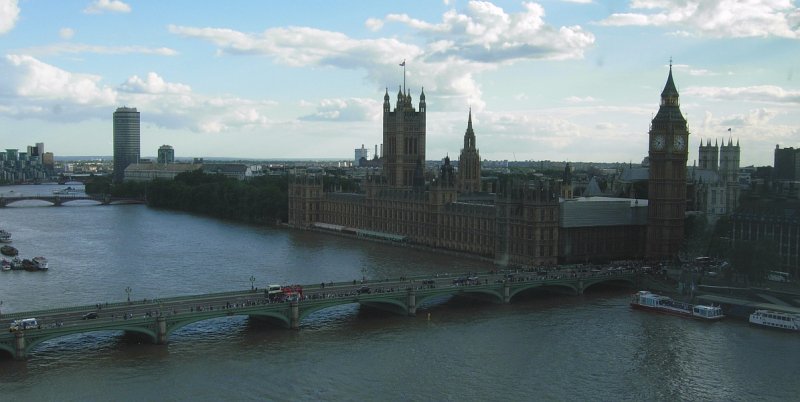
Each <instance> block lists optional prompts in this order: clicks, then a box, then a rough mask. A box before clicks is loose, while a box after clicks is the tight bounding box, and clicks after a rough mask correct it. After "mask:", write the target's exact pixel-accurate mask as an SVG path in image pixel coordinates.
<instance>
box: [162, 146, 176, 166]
mask: <svg viewBox="0 0 800 402" xmlns="http://www.w3.org/2000/svg"><path fill="white" fill-rule="evenodd" d="M158 163H160V164H162V165H165V164H167V163H175V150H174V149H172V146H170V145H162V146H160V147H158Z"/></svg>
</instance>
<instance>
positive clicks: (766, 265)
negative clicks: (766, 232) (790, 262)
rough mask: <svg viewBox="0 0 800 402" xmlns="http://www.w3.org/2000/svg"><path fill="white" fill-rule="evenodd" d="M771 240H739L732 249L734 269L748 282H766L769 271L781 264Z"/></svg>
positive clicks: (731, 256) (731, 257)
mask: <svg viewBox="0 0 800 402" xmlns="http://www.w3.org/2000/svg"><path fill="white" fill-rule="evenodd" d="M775 248H776V245H775V244H774V243H772V242H770V241H766V240H760V241H739V242H737V243H736V244H735V246H734V247H732V248H731V250H730V256H729V259H730V262H731V265H732V268H733V271H734V272H736V273H737V274H738V275H739V276H740V277H742V278H746V280H747V283H748V284H751V283H762V282H764V280H765V278H766V276H767V272H768V271H771V270H774V269H776V268H777V267H779V266H780V257H778V252H777V250H776V249H775Z"/></svg>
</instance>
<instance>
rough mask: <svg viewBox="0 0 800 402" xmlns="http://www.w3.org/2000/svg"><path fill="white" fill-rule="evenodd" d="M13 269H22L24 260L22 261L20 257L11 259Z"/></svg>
mask: <svg viewBox="0 0 800 402" xmlns="http://www.w3.org/2000/svg"><path fill="white" fill-rule="evenodd" d="M11 269H13V270H18V269H22V260H20V259H19V257H14V258H12V259H11Z"/></svg>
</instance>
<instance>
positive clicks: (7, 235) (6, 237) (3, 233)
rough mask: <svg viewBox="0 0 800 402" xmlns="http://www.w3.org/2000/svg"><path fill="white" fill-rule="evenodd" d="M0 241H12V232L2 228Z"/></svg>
mask: <svg viewBox="0 0 800 402" xmlns="http://www.w3.org/2000/svg"><path fill="white" fill-rule="evenodd" d="M0 243H11V233H8V232H6V231H5V230H2V229H0Z"/></svg>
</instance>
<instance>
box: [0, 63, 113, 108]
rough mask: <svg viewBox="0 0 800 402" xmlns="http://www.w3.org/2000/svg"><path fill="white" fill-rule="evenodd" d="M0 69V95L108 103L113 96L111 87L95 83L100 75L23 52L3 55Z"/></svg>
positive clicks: (88, 103)
mask: <svg viewBox="0 0 800 402" xmlns="http://www.w3.org/2000/svg"><path fill="white" fill-rule="evenodd" d="M0 71H2V72H3V74H2V76H3V77H4V79H3V80H2V81H0V96H12V97H19V98H22V99H27V100H30V101H40V100H41V101H54V100H55V101H62V102H67V103H73V104H83V105H111V104H113V103H114V102H115V99H116V94H115V93H114V91H113V90H112V89H110V88H108V87H106V86H101V85H99V81H100V77H97V76H94V75H88V74H73V73H70V72H68V71H64V70H62V69H59V68H57V67H54V66H52V65H49V64H46V63H43V62H41V61H39V60H37V59H35V58H33V57H31V56H27V55H15V54H10V55H6V56H5V57H3V58H2V59H0Z"/></svg>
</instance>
